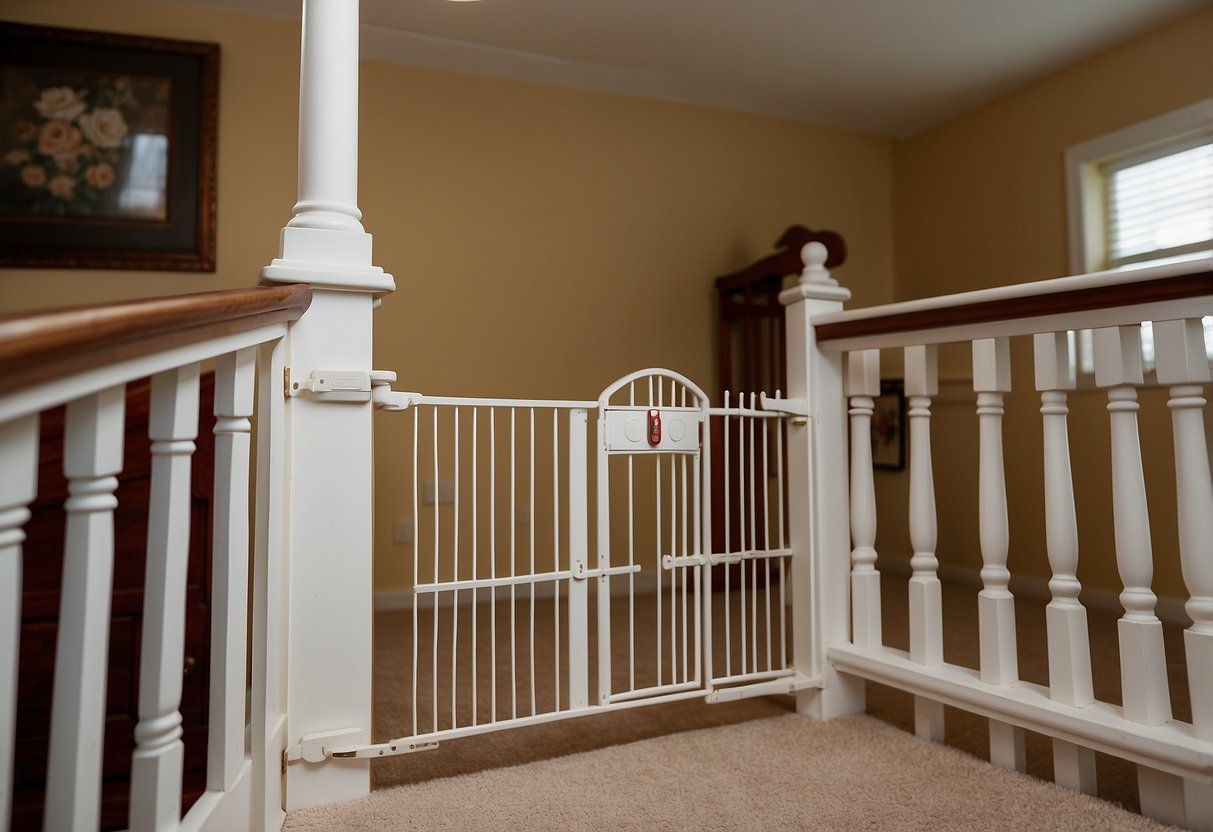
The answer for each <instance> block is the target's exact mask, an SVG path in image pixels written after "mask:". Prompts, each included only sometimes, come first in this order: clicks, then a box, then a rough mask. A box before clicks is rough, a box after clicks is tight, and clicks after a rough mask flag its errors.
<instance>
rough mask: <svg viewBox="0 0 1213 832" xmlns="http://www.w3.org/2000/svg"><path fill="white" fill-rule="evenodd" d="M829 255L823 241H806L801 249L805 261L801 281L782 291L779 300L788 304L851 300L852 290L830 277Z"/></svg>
mask: <svg viewBox="0 0 1213 832" xmlns="http://www.w3.org/2000/svg"><path fill="white" fill-rule="evenodd" d="M829 256H830V252H829V250H828V249H826V247H825V245H824V244H823V243H819V242H817V241H816V240H814V241H813V242H809V243H805V244H804V246H803V247H802V248H801V249H800V259H801V262H802V263H804V270H803V271H802V272H801V273H800V281H799V282H798V283H797V284H796V285H795V286H793V287H792V288H790V289H785V290H784V291H783V292H781V293H780V294H779V302H780V303H782V304H783V305H784V306H788V305H790V304H793V303H796V302H797V301H801V300H833V301H847V300H850V299H851V292H850V290H849V289H844V288H843V287H841V286H839V285H838V281H837V280H835V279H834V278H832V277H830V270H829V269H827V268H826V259H827V258H828V257H829Z"/></svg>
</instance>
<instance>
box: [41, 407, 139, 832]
mask: <svg viewBox="0 0 1213 832" xmlns="http://www.w3.org/2000/svg"><path fill="white" fill-rule="evenodd" d="M125 412H126V392H125V389H124V388H123V387H122V386H121V385H119V386H117V387H111V388H109V389H108V390H103V391H101V392H100V393H95V394H93V395H91V396H86V397H85V398H83V399H78V400H77V401H74V402H72V403H71V404H69V405H68V406H67V418H66V423H65V426H64V437H63V473H64V475H65V476H66V477H67V493H68V498H67V501H66V502H65V503H64V504H63V508H64V510H65V511H66V512H67V529H66V532H65V535H64V551H63V586H62V591H61V593H60V601H59V633H58V638H57V641H56V644H55V689H54V693H53V694H52V698H51V731H50V757H49V761H48V765H47V778H46V816H45V820H44V822H43V826H44V828H46V829H56V830H59V829H64V830H68V829H70V830H94V829H96V828H97V826H98V825H99V823H100V820H101V818H100V813H101V750H102V744H103V743H102V741H103V738H104V735H105V688H106V666H107V657H108V655H109V624H110V594H111V591H112V590H111V582H112V578H113V573H114V509H115V508H117V507H118V499H117V497H115V496H114V491H115V490H116V489H117V488H118V479H117V477H116V474H118V472H119V471H121V470H122V439H123V433H124V424H123V419H124V415H125Z"/></svg>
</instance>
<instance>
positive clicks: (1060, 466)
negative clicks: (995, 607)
mask: <svg viewBox="0 0 1213 832" xmlns="http://www.w3.org/2000/svg"><path fill="white" fill-rule="evenodd" d="M1034 340H1035V344H1034V346H1035V351H1036V389H1037V390H1038V391H1040V402H1041V407H1040V413H1041V420H1042V422H1043V431H1044V485H1045V494H1044V497H1045V545H1046V548H1047V550H1048V555H1049V566H1050V567H1051V568H1052V571H1053V577H1052V579H1051V580H1050V581H1049V591H1050V592H1051V593H1052V595H1053V598H1052V600H1051V601H1050V602H1049V605H1048V607H1047V608H1046V609H1045V625H1046V628H1047V631H1048V643H1049V695H1050V696H1051V697H1052V699H1053V701H1054V702H1061V703H1062V704H1065V705H1071V706H1073V707H1075V708H1082V707H1085V706H1086V705H1089V704H1091V703H1092V702H1093V701H1095V695H1094V693H1093V689H1092V686H1091V646H1090V640H1089V638H1088V636H1087V611H1086V609H1085V608H1084V607H1083V605H1082V604H1081V603H1080V602H1079V600H1078V594H1079V592H1080V591H1081V590H1082V585H1081V584H1079V582H1078V578H1077V577H1075V575H1076V573H1077V571H1078V524H1077V520H1076V517H1075V513H1074V481H1073V477H1072V475H1071V472H1070V439H1069V433H1068V429H1067V427H1066V416H1067V414H1068V413H1069V412H1070V411H1069V408H1068V407H1067V406H1066V391H1067V390H1073V389H1074V387H1075V379H1074V356H1073V351H1072V349H1071V347H1070V334H1069V333H1068V332H1045V333H1041V334H1039V335H1036V336H1035V339H1034ZM1053 779H1054V780H1055V781H1056V782H1057V783H1059V784H1060V785H1062V786H1066V787H1068V788H1071V789H1076V790H1078V791H1083V792H1086V793H1087V794H1094V793H1095V752H1094V751H1092V750H1091V749H1089V748H1083V747H1081V746H1078V745H1075V744H1073V743H1070V742H1067V741H1065V740H1060V739H1054V740H1053Z"/></svg>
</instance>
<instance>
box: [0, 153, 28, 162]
mask: <svg viewBox="0 0 1213 832" xmlns="http://www.w3.org/2000/svg"><path fill="white" fill-rule="evenodd" d="M4 161H6V162H8V163H9V164H10V165H24V164H25V163H26V162H28V161H29V151H28V150H10V151H9V152H8V153H5V154H4Z"/></svg>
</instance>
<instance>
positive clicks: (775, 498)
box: [325, 369, 811, 758]
mask: <svg viewBox="0 0 1213 832" xmlns="http://www.w3.org/2000/svg"><path fill="white" fill-rule="evenodd" d="M756 398H757V397H755V396H752V395H751V396H750V397H749V400H748V403H747V400H746V397H745V396H742V397H740V398H739V399H738V400H737V401H736V403H733V404H730V402H729V398H728V395H727V394H726V400H725V406H723V407H710V406H709V403H708V398H707V396H706V395H705V394H704V392H703V391H702V390H701V389H700V388H699V387H697V386H696V385H695V384H694V383H692V382H691V381H689V380H688V379H686V378H685V377H683V376H681V375H679V374H677V373H674V372H671V371H669V370H661V369H648V370H641V371H638V372H635V373H632V374H630V375H628V376H625V377H624V378H622V379H620V380H619V381H617V382H615V383H614V384H612V385H611V386H609V387H608V388H607V389H606V390H605V391H604V392H603V393H602V395H601V396H600V397H599V398H598V400H597V401H550V400H534V401H531V400H517V399H475V398H444V397H433V396H424V395H419V394H413V393H386V394H384V393H382V392H381V393H380V394H379V396H378V402H379V404H380V406H381V407H382V408H384V409H387V410H398V411H403V413H404V416H405V418H406V420H407V423H406V426H405V433H406V443H407V444H410V445H411V453H410V454H409V455H410V457H411V459H409V460H406V464H407V465H408V466H409V467H410V468H411V472H410V473H411V496H412V518H413V529H412V540H411V547H412V551H413V558H412V561H413V562H412V587H411V596H412V603H411V605H410V609H409V611H408V612H407V613H406V614H405V615H404V616H401V620H402V626H403V628H404V632H405V639H404V640H405V641H406V642H411V647H410V648H409V649H408V650H407V651H406V653H407V655H404V656H400V657H399V658H400V659H402V660H404V661H406V662H407V663H408V676H409V678H410V688H411V707H410V708H409V712H408V714H407V715H406V719H405V721H404V725H403V726H402V731H403V733H402V736H400V737H398V738H396V739H392V740H389V741H387V742H380V743H376V744H373V745H360V746H341V747H334V748H331V749H325V751H326V755H327V756H331V757H336V758H349V757H359V758H365V757H372V758H373V757H386V756H391V755H395V754H404V753H409V752H411V751H417V750H423V749H427V748H433V747H435V746H436V745H437V742H438V741H439V740H444V739H454V738H457V737H464V736H469V735H473V734H479V733H484V732H487V731H493V730H500V729H503V728H508V727H517V726H522V725H531V724H536V723H540V722H547V721H551V720H555V719H563V718H566V717H572V716H580V715H585V714H589V713H597V712H601V711H602V710H604V709H618V708H627V707H636V706H638V705H645V704H653V703H658V702H669V701H673V700H678V699H685V698H692V697H705V698H706V699H707V700H708V701H712V702H718V701H724V700H730V699H738V698H743V697H749V696H759V695H765V694H770V693H792V692H795V691H797V690H800V689H803V688H806V687H809V686H811V683H810V681H809V680H808V679H807V678H805V677H804V676H803V675H798V674H797V672H796V671H795V669H794V668H793V666H792V661H791V653H790V647H791V639H790V632H789V630H790V627H789V624H788V615H787V610H788V602H789V600H790V599H789V597H788V591H787V586H788V584H787V581H788V573H789V558H790V556H791V554H792V550H791V548H789V546H788V541H787V532H786V519H787V518H786V503H787V499H786V487H785V481H784V422H785V418H786V414H784V413H782V412H780V411H779V410H776V409H774V408H776V407H777V406H778V405H779V404H780V401H779V400H778V399H771V400H767V399H765V398H764V401H763V404H764V405H766V409H760V407H759V404H758V402H757V401H756ZM592 412H596V419H595V422H596V425H595V428H594V429H595V438H594V439H593V442H594V445H593V454H592V456H591V455H590V454H588V453H587V451H588V450H589V448H588V445H589V442H590V438H589V433H590V429H591V426H590V414H591V413H592ZM714 437H715V438H714ZM717 443H719V447H717ZM714 452H715V453H718V454H721V463H722V464H720V465H718V466H716V468H715V469H714V468H713V465H712V455H713V453H714ZM591 461H592V466H591V464H590V463H591ZM591 467H592V468H593V469H594V471H595V478H594V481H595V488H594V490H593V493H592V494H591V490H590V488H589V483H590V476H589V472H590V469H591ZM714 474H715V475H714ZM713 494H718V497H717V502H716V511H717V513H718V514H719V515H720V516H719V518H718V520H719V522H718V523H717V524H716V526H715V534H714V533H713V532H714V526H713V516H714V515H713ZM591 519H593V520H594V534H593V540H594V545H593V546H591V545H590V541H591V522H590V521H591ZM591 631H593V632H591ZM617 642H622V643H617ZM713 644H715V645H716V647H715V651H714V650H713ZM592 664H593V665H595V666H596V671H595V672H594V673H591V672H590V667H591V665H592ZM591 682H592V683H593V684H591ZM392 727H393V728H394V727H395V726H392ZM393 733H394V731H393Z"/></svg>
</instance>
